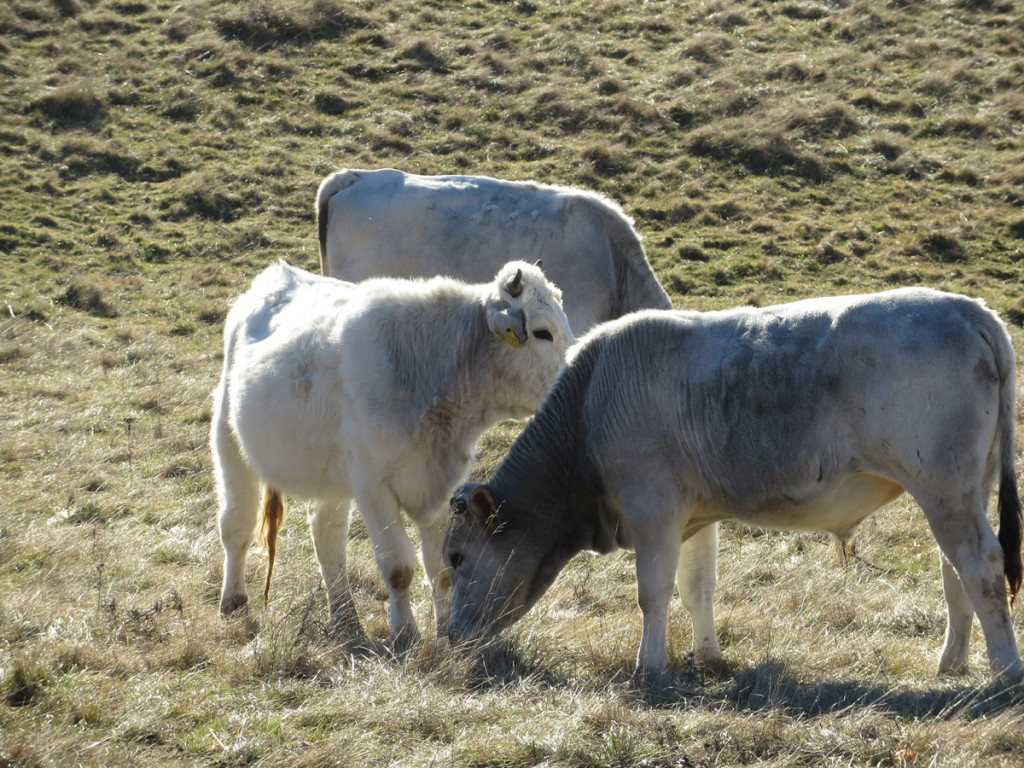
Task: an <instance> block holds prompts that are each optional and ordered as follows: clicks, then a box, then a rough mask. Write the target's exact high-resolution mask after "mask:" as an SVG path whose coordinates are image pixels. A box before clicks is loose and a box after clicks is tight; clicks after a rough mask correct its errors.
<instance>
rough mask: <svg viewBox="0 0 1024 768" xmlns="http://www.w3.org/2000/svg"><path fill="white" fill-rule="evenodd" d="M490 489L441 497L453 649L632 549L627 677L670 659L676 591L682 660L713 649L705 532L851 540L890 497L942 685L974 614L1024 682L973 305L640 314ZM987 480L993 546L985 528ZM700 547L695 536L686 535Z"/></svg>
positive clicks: (574, 367) (1014, 547)
mask: <svg viewBox="0 0 1024 768" xmlns="http://www.w3.org/2000/svg"><path fill="white" fill-rule="evenodd" d="M569 357H570V360H569V364H568V366H567V368H566V370H565V371H564V372H563V374H562V375H561V376H560V377H559V379H558V381H557V382H556V384H555V386H554V388H553V389H552V391H551V393H549V395H548V397H547V399H546V400H545V404H544V406H543V407H542V408H541V410H540V412H539V413H538V414H537V416H536V417H535V418H534V419H533V421H532V422H531V423H530V424H529V425H528V427H527V428H526V430H525V431H524V432H523V434H522V435H521V436H520V437H519V439H518V440H517V441H516V442H515V443H514V444H513V446H512V448H511V451H510V452H509V454H508V456H507V457H506V458H505V460H504V461H503V463H502V464H501V466H500V467H499V468H498V470H497V472H496V473H495V475H494V477H493V478H492V479H491V480H490V482H489V483H488V484H487V485H480V484H467V485H465V486H463V487H462V488H460V489H459V490H458V491H457V492H456V494H455V496H454V497H453V498H452V501H451V509H452V515H451V517H450V520H449V526H448V530H447V532H446V540H445V555H446V561H447V563H448V564H449V566H450V570H451V573H452V579H453V593H452V603H451V621H450V624H449V635H450V637H451V638H452V639H453V640H466V639H471V638H474V637H476V636H478V635H480V634H481V633H485V632H488V631H496V630H498V629H500V628H501V627H503V626H505V625H508V624H510V623H511V622H513V621H515V620H516V619H517V618H518V617H520V616H522V615H523V614H524V613H525V612H526V611H527V610H528V609H529V608H530V606H532V605H533V604H534V603H535V602H536V601H537V599H538V598H539V597H540V596H541V594H542V593H543V592H544V591H545V590H546V589H547V588H548V586H549V585H550V584H551V583H552V581H553V580H554V578H555V576H556V575H557V574H558V572H559V571H560V570H561V569H562V568H563V567H564V566H565V564H566V563H567V562H568V560H569V559H570V558H571V557H572V556H573V555H574V554H575V553H577V552H579V551H580V550H583V549H589V550H595V551H597V552H610V551H612V550H613V549H615V548H616V547H631V548H634V549H635V551H636V568H637V592H638V598H639V604H640V608H641V610H642V612H643V633H642V639H641V643H640V649H639V653H638V657H637V664H638V668H639V669H640V670H641V671H645V672H653V673H658V672H661V671H663V670H664V669H665V666H666V642H665V638H666V616H667V611H668V603H669V598H670V597H671V596H672V590H673V577H675V581H676V583H677V584H678V587H679V594H680V596H681V598H682V601H683V603H684V605H685V606H686V608H687V609H688V611H689V613H690V615H691V617H692V619H693V623H694V650H695V651H696V652H697V653H699V654H703V655H705V656H712V657H715V656H719V655H720V653H721V651H720V649H719V645H718V641H717V639H716V637H715V629H714V617H713V614H712V604H711V599H712V592H713V590H714V587H715V580H716V574H715V569H714V555H715V541H714V537H713V536H711V537H707V538H705V539H701V538H700V532H701V531H708V530H713V528H712V526H713V525H714V523H716V522H717V521H719V520H725V519H727V518H731V519H738V520H742V521H744V522H746V523H748V524H750V525H755V526H764V527H769V528H780V529H818V530H824V531H829V532H832V533H834V534H836V535H838V536H839V537H841V538H845V537H848V536H849V535H850V534H851V533H852V531H853V530H854V529H855V528H856V526H857V525H858V524H859V523H860V522H861V521H862V520H864V518H865V517H867V516H868V515H870V514H871V513H872V512H873V511H875V510H876V509H878V508H879V507H881V506H882V505H883V504H885V503H886V502H888V501H891V500H892V499H895V498H896V497H897V496H899V495H900V494H901V493H903V492H904V491H906V492H908V493H909V494H910V495H911V496H913V498H914V499H915V500H916V501H917V502H918V503H919V504H920V505H921V508H922V510H923V511H924V515H925V517H926V518H927V520H928V523H929V525H930V526H931V530H932V532H933V533H934V535H935V538H936V540H937V541H938V544H939V549H940V553H941V566H942V567H941V571H942V583H943V589H944V592H945V597H946V604H947V607H948V626H947V629H946V638H945V646H944V648H943V651H942V655H941V658H940V661H939V672H940V673H944V672H963V671H965V670H966V668H967V653H968V641H969V638H970V630H971V621H972V613H977V615H978V618H979V619H980V620H981V626H982V629H983V630H984V633H985V639H986V642H987V645H988V656H989V661H990V663H991V666H992V669H993V670H994V671H995V672H996V673H997V674H999V675H1001V676H1002V678H1003V680H1004V681H1015V680H1018V679H1020V677H1021V661H1020V656H1019V654H1018V652H1017V644H1016V641H1015V638H1014V634H1013V628H1012V625H1011V621H1010V614H1009V610H1008V605H1007V591H1008V590H1009V594H1010V596H1011V600H1012V597H1013V596H1015V595H1016V593H1017V590H1018V589H1019V588H1020V584H1021V570H1022V566H1021V519H1020V517H1021V508H1020V501H1019V497H1018V495H1017V486H1016V480H1015V477H1014V388H1015V362H1014V356H1013V349H1012V347H1011V345H1010V339H1009V336H1008V334H1007V332H1006V329H1005V327H1004V326H1003V325H1002V323H1001V322H1000V320H999V319H998V317H997V316H996V315H995V313H993V312H991V311H989V310H988V309H986V308H985V307H984V305H983V304H982V303H980V302H977V301H973V300H971V299H968V298H965V297H962V296H956V295H952V294H947V293H940V292H937V291H932V290H926V289H906V290H897V291H891V292H888V293H880V294H876V295H868V296H850V297H843V298H826V299H813V300H809V301H801V302H797V303H794V304H789V305H783V306H777V307H768V308H765V309H751V308H743V309H735V310H730V311H725V312H709V313H697V312H640V313H636V314H635V315H633V316H630V317H625V318H622V319H620V320H616V321H613V322H611V323H607V324H606V325H604V326H602V327H601V328H598V329H595V330H594V331H593V332H592V333H591V334H590V335H589V336H587V337H586V338H585V339H583V340H582V341H581V342H580V344H579V345H577V346H576V347H575V348H574V350H573V352H572V353H571V354H570V356H569ZM997 477H998V480H999V505H998V506H999V529H1000V532H999V536H998V539H997V537H996V535H995V534H994V533H993V531H992V528H991V526H990V525H989V523H988V520H987V518H986V507H987V504H988V498H989V494H990V491H991V489H992V487H993V483H994V481H995V480H996V478H997ZM695 540H696V541H697V542H698V543H697V544H696V545H695V544H693V542H694V541H695Z"/></svg>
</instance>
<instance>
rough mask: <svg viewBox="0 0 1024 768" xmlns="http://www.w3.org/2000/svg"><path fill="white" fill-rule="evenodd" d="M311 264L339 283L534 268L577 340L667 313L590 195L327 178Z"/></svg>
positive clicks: (479, 180) (495, 184)
mask: <svg viewBox="0 0 1024 768" xmlns="http://www.w3.org/2000/svg"><path fill="white" fill-rule="evenodd" d="M316 207H317V219H318V222H319V227H320V265H321V269H322V270H323V273H324V274H325V275H331V276H332V277H338V278H341V279H342V280H353V281H359V280H365V279H366V278H369V277H380V276H388V277H429V276H431V275H451V276H453V277H457V278H459V279H460V280H466V281H468V282H483V281H485V280H489V279H490V278H491V276H492V275H494V273H495V272H496V271H497V270H498V268H499V267H500V266H501V265H502V264H503V263H504V262H505V261H506V260H510V259H519V260H522V261H529V262H531V263H532V262H534V261H536V260H537V259H540V260H541V263H542V264H543V265H544V272H545V273H546V274H547V276H548V277H549V279H551V281H552V282H554V283H555V284H556V285H558V286H559V287H560V288H561V289H562V292H563V295H564V305H565V313H566V315H567V316H568V318H569V324H570V325H571V326H572V329H573V332H574V333H575V334H576V335H581V334H582V333H583V332H584V331H586V330H588V329H589V328H590V327H591V326H593V325H595V324H597V323H600V322H603V321H605V320H610V319H612V318H615V317H619V316H620V315H624V314H626V313H627V312H633V311H635V310H638V309H671V308H672V304H671V302H670V301H669V299H668V295H667V294H666V293H665V291H664V289H663V288H662V287H661V285H659V284H658V280H657V278H655V276H654V272H653V271H652V270H651V265H650V264H649V263H648V262H647V257H646V256H645V255H644V249H643V246H642V245H641V244H640V237H639V236H638V235H637V233H636V232H635V231H634V230H633V227H632V224H631V222H630V220H629V219H628V218H626V216H625V215H624V214H623V212H622V210H621V209H620V208H619V207H618V206H617V205H615V204H614V203H612V202H611V201H609V200H606V199H605V198H603V197H600V196H598V195H596V194H593V193H591V192H584V191H582V190H579V189H571V188H568V187H551V186H544V185H541V184H536V183H533V182H518V181H502V180H499V179H491V178H488V177H486V176H416V175H413V174H408V173H403V172H402V171H396V170H393V169H390V168H389V169H383V170H377V171H361V170H345V171H339V172H338V173H332V174H331V175H330V176H328V177H327V178H325V179H324V180H323V182H322V183H321V184H320V190H319V192H318V193H317V203H316Z"/></svg>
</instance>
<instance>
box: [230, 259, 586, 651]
mask: <svg viewBox="0 0 1024 768" xmlns="http://www.w3.org/2000/svg"><path fill="white" fill-rule="evenodd" d="M517 270H521V273H522V293H521V294H520V295H519V296H518V297H513V296H511V295H510V294H509V293H508V291H507V290H506V287H507V285H508V284H509V282H510V280H511V279H512V278H513V277H514V275H515V274H516V271H517ZM560 298H561V296H560V292H559V291H558V289H557V288H556V287H555V286H554V285H553V284H551V283H549V282H548V281H547V280H546V278H545V277H544V274H543V273H542V272H541V271H540V269H538V268H537V267H535V266H532V265H529V264H526V263H522V262H518V263H510V264H507V265H505V266H504V267H502V268H501V270H500V271H499V273H498V275H497V277H496V278H495V279H494V281H493V282H492V283H490V284H484V285H467V284H465V283H461V282H458V281H455V280H451V279H448V278H434V279H432V280H429V281H427V280H415V281H413V280H398V279H377V280H369V281H366V282H365V283H362V284H353V283H346V282H342V281H340V280H334V279H331V278H326V277H320V276H315V275H311V274H309V273H308V272H304V271H302V270H298V269H294V268H292V267H289V266H288V265H287V264H285V263H284V262H281V263H279V264H277V265H275V266H272V267H270V268H268V269H267V270H265V271H264V272H263V273H262V274H260V275H259V276H258V277H257V278H256V279H255V280H254V281H253V284H252V287H251V289H250V290H249V291H248V292H247V293H246V294H244V295H243V296H242V297H241V298H239V299H238V301H237V302H236V303H235V305H234V307H233V308H232V310H231V312H230V314H229V315H228V318H227V322H226V326H225V352H224V370H223V376H222V378H221V381H220V383H219V385H218V386H217V388H216V390H215V391H214V414H213V423H212V428H211V445H212V448H213V456H214V461H215V471H216V476H217V481H218V487H219V491H220V513H219V524H220V531H221V541H222V543H223V546H224V553H225V564H224V586H223V591H222V595H221V610H222V611H223V612H224V613H230V612H231V611H232V610H234V609H236V608H238V607H240V606H241V605H244V604H245V602H246V600H247V592H246V586H245V573H244V565H245V555H246V551H247V549H248V547H249V544H250V542H251V539H252V534H253V530H254V527H255V524H256V516H257V504H256V500H257V492H258V487H259V483H261V482H262V483H265V484H267V485H268V486H269V487H271V488H273V489H275V490H277V491H279V492H281V493H282V494H284V495H286V496H289V497H292V498H298V499H315V500H317V502H318V503H317V505H316V508H315V511H314V512H313V513H312V514H311V515H310V528H311V532H312V535H313V541H314V545H315V548H316V552H317V557H318V559H319V562H320V567H321V571H322V574H323V577H324V580H325V582H326V585H327V590H328V599H329V606H330V611H331V627H332V630H334V631H336V632H341V631H343V630H349V631H353V632H356V633H357V634H361V629H360V628H359V624H358V619H357V618H356V616H355V609H354V607H353V603H352V595H351V591H350V589H349V585H348V579H347V576H346V573H345V565H346V556H345V544H346V537H347V532H348V519H349V503H350V501H351V500H354V501H355V502H356V505H357V506H358V508H359V510H360V512H361V513H362V515H363V518H364V519H365V521H366V524H367V528H368V529H369V533H370V537H371V540H372V542H373V546H374V551H375V554H376V558H377V564H378V567H379V569H380V572H381V575H382V577H383V578H384V580H385V581H386V582H387V584H388V591H389V593H390V598H391V621H392V625H391V626H392V633H393V635H394V636H395V637H399V636H403V637H405V638H407V639H409V640H411V639H413V638H415V637H416V636H417V635H418V632H417V629H416V622H415V620H414V618H413V614H412V609H411V607H410V603H409V588H408V587H409V584H408V578H404V579H403V575H407V576H408V577H411V574H412V571H413V569H414V567H415V554H414V550H413V545H412V542H411V541H410V540H409V537H408V535H407V534H406V532H405V528H404V526H403V524H402V520H401V516H400V514H399V510H400V509H404V510H405V511H406V512H407V513H408V514H409V516H410V517H411V518H412V520H413V522H414V523H415V524H416V525H417V527H418V528H419V532H420V536H421V539H422V549H423V552H422V555H423V560H424V566H425V570H426V573H427V578H428V580H429V582H430V583H431V585H432V588H433V592H434V605H435V612H436V613H438V614H441V613H443V612H444V610H445V606H446V605H447V587H448V584H447V578H439V576H441V574H442V570H443V568H442V564H441V556H440V539H441V536H442V533H443V529H444V524H445V514H444V513H445V509H446V502H447V500H448V497H449V495H450V494H451V491H452V489H453V488H454V487H455V486H456V485H457V483H458V482H460V481H461V480H463V479H464V477H465V475H466V473H467V472H468V469H469V466H470V462H471V460H472V456H473V451H474V444H475V442H476V440H477V438H478V437H479V436H480V435H481V434H482V432H483V431H484V430H486V429H487V428H488V427H490V426H492V425H493V424H495V423H496V422H497V421H499V420H500V419H505V418H522V417H524V416H528V415H530V414H532V413H533V412H534V411H535V410H536V409H537V408H538V407H539V406H540V404H541V401H542V400H543V398H544V396H545V394H546V393H547V391H548V389H549V388H550V386H551V384H552V383H553V382H554V380H555V377H556V376H557V374H558V373H559V371H560V370H561V369H562V367H563V365H564V357H565V352H566V350H567V349H568V347H569V345H570V344H572V343H573V342H574V341H575V339H574V337H573V334H572V332H571V330H570V328H569V324H568V321H567V319H566V317H565V314H564V312H563V311H562V309H561V303H560ZM520 320H522V321H524V322H523V325H524V326H525V328H526V329H527V333H525V334H523V333H522V330H521V329H520V331H519V333H520V334H521V335H525V336H526V337H527V338H523V339H521V346H520V348H518V349H517V348H514V347H513V346H511V345H510V344H508V343H507V342H506V339H505V335H506V333H507V330H508V328H509V327H512V326H516V324H517V323H518V322H519V321H520ZM542 331H547V332H549V333H550V334H551V337H552V340H543V339H538V338H537V337H536V336H535V335H534V334H535V333H536V332H542ZM435 618H436V617H435Z"/></svg>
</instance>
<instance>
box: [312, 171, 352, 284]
mask: <svg viewBox="0 0 1024 768" xmlns="http://www.w3.org/2000/svg"><path fill="white" fill-rule="evenodd" d="M359 178H360V173H359V171H351V170H344V171H337V172H336V173H332V174H330V175H329V176H327V177H325V178H324V180H323V181H321V182H320V188H319V189H318V190H317V192H316V223H317V231H318V233H319V238H320V271H321V272H322V273H323V274H324V275H328V276H329V275H330V273H331V265H330V262H329V261H328V260H327V232H328V229H329V225H330V202H331V198H332V197H334V195H336V194H338V193H339V192H340V191H341V190H343V189H347V188H348V187H351V186H352V185H353V184H355V183H356V182H357V181H359Z"/></svg>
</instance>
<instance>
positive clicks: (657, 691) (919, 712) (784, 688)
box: [462, 640, 1024, 719]
mask: <svg viewBox="0 0 1024 768" xmlns="http://www.w3.org/2000/svg"><path fill="white" fill-rule="evenodd" d="M462 655H463V657H464V659H470V658H473V661H472V662H469V664H470V668H471V671H470V672H469V674H468V680H466V682H468V683H469V686H470V687H472V688H475V689H481V688H492V687H494V688H504V687H509V686H515V685H517V684H520V683H524V682H529V683H532V684H534V685H537V684H540V685H542V686H550V687H553V688H570V687H578V686H579V685H580V684H581V681H580V679H579V678H577V677H576V676H571V677H570V676H567V675H563V674H559V673H556V672H553V671H552V670H551V669H550V667H549V666H547V665H546V664H545V663H544V660H543V659H541V658H540V656H539V654H535V653H532V652H531V650H530V648H529V647H523V646H522V645H521V644H518V643H516V642H515V641H514V640H507V641H504V642H502V641H501V640H496V641H491V642H489V643H487V644H485V645H484V646H483V647H482V648H479V649H477V650H476V651H475V652H472V653H470V652H469V651H468V650H467V651H464V652H462ZM714 676H715V675H713V674H707V672H706V670H705V669H704V668H702V667H699V666H697V665H694V664H693V663H688V665H687V666H686V667H684V668H682V669H677V670H674V671H671V672H668V673H665V674H663V675H657V676H647V677H633V676H629V675H626V674H622V673H615V674H612V675H610V676H609V677H608V679H607V680H606V681H604V682H603V685H604V686H606V685H613V686H618V685H625V686H626V687H628V688H629V689H631V691H632V695H633V696H634V697H635V698H636V699H637V700H638V701H640V702H643V703H644V704H646V705H647V706H649V707H652V708H656V709H678V708H680V707H699V708H711V709H719V708H721V707H722V706H725V707H730V708H735V709H736V710H737V711H740V712H743V711H746V712H755V711H759V710H762V711H766V712H767V711H769V710H772V711H777V712H783V713H785V714H786V715H787V716H788V717H818V716H822V715H833V716H835V715H841V714H842V713H843V712H845V711H852V710H864V709H872V710H875V711H881V712H886V713H889V714H892V715H895V716H898V717H903V718H921V717H927V718H937V719H952V718H958V717H964V718H968V719H977V718H981V717H988V716H992V715H995V714H997V713H1000V712H1003V711H1005V710H1008V709H1018V710H1020V711H1021V712H1022V713H1024V685H1015V686H1010V687H1005V686H1002V685H1000V684H998V683H995V682H989V683H986V684H985V685H981V686H978V685H970V684H967V683H964V684H957V682H956V680H955V679H947V680H937V681H936V684H935V685H934V686H930V687H923V688H910V687H907V686H902V685H900V684H899V683H894V684H887V683H885V682H865V681H863V680H855V679H851V680H827V681H820V682H806V681H801V680H798V679H797V678H796V677H795V676H793V675H792V674H790V673H789V672H788V671H787V669H786V667H785V665H784V664H782V663H780V662H778V661H777V660H774V659H765V660H762V661H760V662H758V663H757V664H755V665H754V666H751V667H743V668H739V669H733V670H732V671H731V673H730V672H726V673H725V674H720V675H717V678H718V682H717V683H716V682H715V681H714V680H713V679H711V678H712V677H714ZM584 685H586V683H584Z"/></svg>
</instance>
